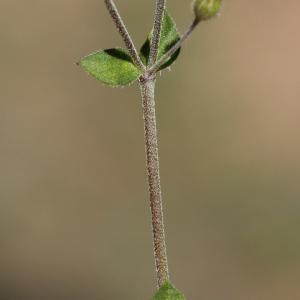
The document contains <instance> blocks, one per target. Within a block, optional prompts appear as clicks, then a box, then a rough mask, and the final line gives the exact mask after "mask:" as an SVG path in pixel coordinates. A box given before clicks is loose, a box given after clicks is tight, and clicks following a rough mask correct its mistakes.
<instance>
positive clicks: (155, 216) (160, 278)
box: [140, 78, 169, 287]
mask: <svg viewBox="0 0 300 300" xmlns="http://www.w3.org/2000/svg"><path fill="white" fill-rule="evenodd" d="M140 87H141V93H142V100H143V114H144V127H145V148H146V165H147V173H148V184H149V195H150V208H151V216H152V233H153V244H154V258H155V265H156V273H157V283H158V286H159V287H161V286H162V285H163V284H164V283H165V282H166V281H168V280H169V271H168V260H167V251H166V241H165V231H164V221H163V207H162V197H161V185H160V174H159V158H158V139H157V127H156V116H155V100H154V90H155V79H154V78H151V79H147V78H146V79H141V80H140Z"/></svg>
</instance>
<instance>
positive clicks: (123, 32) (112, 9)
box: [104, 0, 145, 71]
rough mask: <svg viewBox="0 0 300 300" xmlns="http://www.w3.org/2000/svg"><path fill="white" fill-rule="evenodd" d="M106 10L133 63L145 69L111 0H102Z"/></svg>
mask: <svg viewBox="0 0 300 300" xmlns="http://www.w3.org/2000/svg"><path fill="white" fill-rule="evenodd" d="M104 2H105V4H106V7H107V10H108V12H109V14H110V15H111V17H112V19H113V21H114V23H115V25H116V27H117V29H118V31H119V33H120V35H121V37H122V39H123V41H124V43H125V46H126V48H127V50H128V52H129V54H130V56H131V58H132V60H133V62H134V63H135V65H136V66H137V67H139V68H140V69H141V70H143V71H145V66H144V64H143V63H142V61H141V59H140V56H139V55H138V52H137V50H136V48H135V46H134V43H133V41H132V38H131V37H130V35H129V33H128V30H127V28H126V26H125V24H124V22H123V20H122V18H121V16H120V14H119V12H118V9H117V7H116V5H115V3H114V1H113V0H104Z"/></svg>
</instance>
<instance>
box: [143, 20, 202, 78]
mask: <svg viewBox="0 0 300 300" xmlns="http://www.w3.org/2000/svg"><path fill="white" fill-rule="evenodd" d="M199 22H200V21H199V20H198V19H195V20H194V21H193V23H192V24H191V25H190V27H189V28H188V30H187V31H186V32H185V33H184V34H183V35H182V36H181V38H180V40H179V41H178V42H177V43H176V44H175V45H174V46H173V47H172V48H171V49H170V50H169V51H168V52H167V53H165V54H164V55H163V56H162V57H161V58H160V59H159V60H158V61H157V62H155V64H154V65H152V67H150V68H149V70H148V73H149V74H150V75H152V74H155V73H156V72H157V71H158V70H159V68H160V67H161V66H162V65H163V64H164V63H165V62H166V61H167V60H168V59H169V58H170V57H171V56H172V55H173V54H174V53H175V52H176V51H177V50H178V49H179V48H180V47H181V46H182V44H183V43H184V42H185V40H186V39H187V38H188V37H189V36H190V34H191V33H192V32H193V31H194V29H195V28H196V27H197V25H198V24H199Z"/></svg>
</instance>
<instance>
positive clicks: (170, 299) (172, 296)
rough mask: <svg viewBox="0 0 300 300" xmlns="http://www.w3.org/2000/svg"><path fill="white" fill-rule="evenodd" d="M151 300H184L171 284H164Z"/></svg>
mask: <svg viewBox="0 0 300 300" xmlns="http://www.w3.org/2000/svg"><path fill="white" fill-rule="evenodd" d="M151 300H185V297H184V295H183V294H182V293H180V292H179V291H178V290H176V289H175V288H174V287H173V286H172V284H171V283H169V282H166V283H165V284H164V285H163V286H162V287H161V288H160V289H159V290H158V291H157V292H156V294H155V295H154V296H153V298H152V299H151Z"/></svg>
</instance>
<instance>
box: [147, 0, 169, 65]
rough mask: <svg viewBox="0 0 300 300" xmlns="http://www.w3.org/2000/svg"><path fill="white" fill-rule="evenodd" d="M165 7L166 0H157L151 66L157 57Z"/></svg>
mask: <svg viewBox="0 0 300 300" xmlns="http://www.w3.org/2000/svg"><path fill="white" fill-rule="evenodd" d="M165 7H166V0H156V9H155V17H154V24H153V36H152V42H151V47H150V56H149V66H152V65H153V64H154V63H155V62H156V59H157V53H158V47H159V41H160V35H161V27H162V22H163V17H164V11H165Z"/></svg>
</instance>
